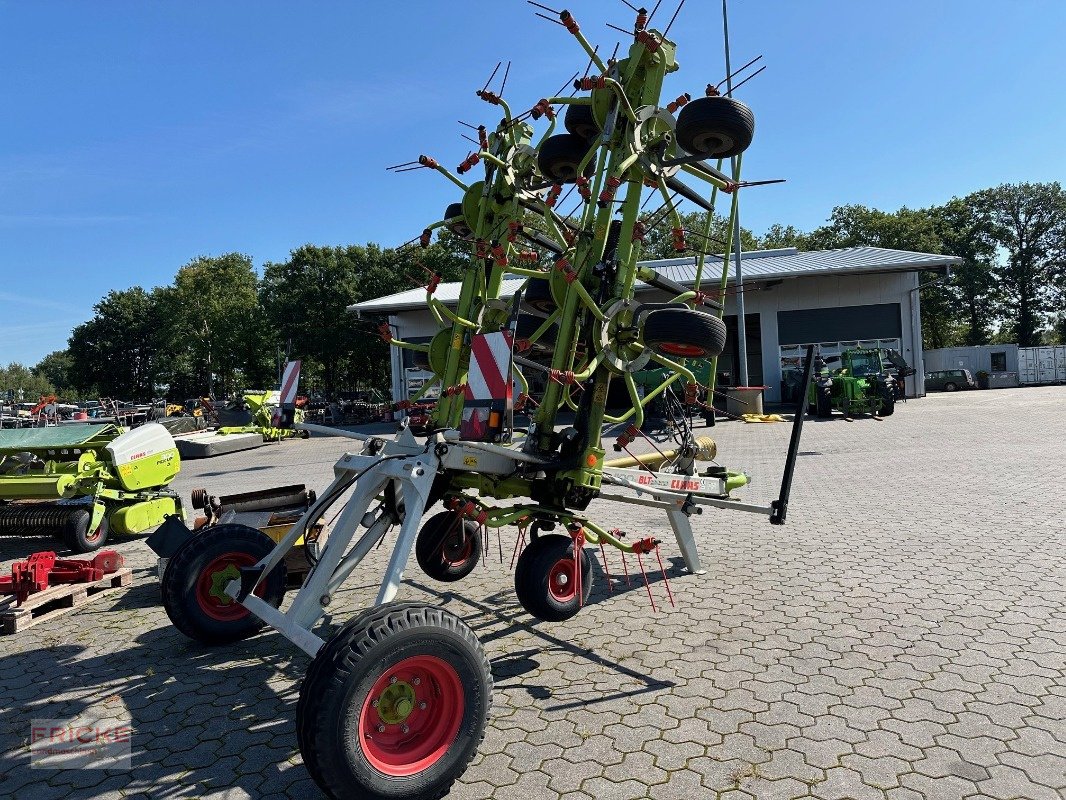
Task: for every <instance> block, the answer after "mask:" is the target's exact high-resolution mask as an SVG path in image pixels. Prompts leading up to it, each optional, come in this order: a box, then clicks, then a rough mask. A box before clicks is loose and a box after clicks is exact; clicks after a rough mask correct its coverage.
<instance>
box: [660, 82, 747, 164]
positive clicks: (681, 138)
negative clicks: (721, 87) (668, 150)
mask: <svg viewBox="0 0 1066 800" xmlns="http://www.w3.org/2000/svg"><path fill="white" fill-rule="evenodd" d="M675 133H676V135H677V143H678V144H679V145H680V146H681V147H682V148H684V149H685V150H687V151H688V152H690V153H692V154H693V155H698V156H703V157H704V158H730V157H731V156H738V155H740V154H741V153H743V152H744V151H745V150H747V149H748V145H750V144H751V140H752V137H753V136H754V135H755V116H754V115H753V114H752V113H751V109H750V108H748V107H747V106H746V105H744V104H743V103H741V102H740V101H739V100H733V99H732V98H730V97H701V98H699V99H697V100H693V101H692V102H691V103H689V104H688V105H686V106H685V107H684V108H682V109H681V111H680V112H679V113H678V115H677V128H676V131H675Z"/></svg>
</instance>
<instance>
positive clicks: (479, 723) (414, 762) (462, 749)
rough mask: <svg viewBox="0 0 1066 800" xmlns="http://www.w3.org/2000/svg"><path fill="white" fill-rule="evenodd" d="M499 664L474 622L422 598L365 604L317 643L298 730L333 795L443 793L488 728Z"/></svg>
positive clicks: (374, 797)
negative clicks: (494, 667)
mask: <svg viewBox="0 0 1066 800" xmlns="http://www.w3.org/2000/svg"><path fill="white" fill-rule="evenodd" d="M491 704H492V672H491V670H490V668H489V662H488V659H487V658H486V657H485V651H484V650H483V649H482V647H481V643H480V642H479V641H478V639H477V637H476V636H475V635H474V633H473V631H471V630H470V628H469V627H467V625H466V623H464V622H463V621H462V620H461V619H459V618H458V617H456V616H455V615H453V614H450V613H449V612H447V611H445V610H443V609H441V608H436V607H433V606H425V605H419V604H416V603H390V604H388V605H384V606H380V607H378V608H374V609H370V610H368V611H364V612H363V613H362V614H360V615H359V616H357V617H356V618H355V619H353V620H351V621H350V622H349V623H347V624H346V625H345V626H344V627H342V628H341V629H340V630H339V631H337V633H336V634H335V635H334V636H333V638H332V639H330V640H329V641H328V642H326V644H325V646H324V647H323V648H322V649H321V650H319V652H318V655H317V656H315V659H314V661H312V662H311V666H310V668H309V669H308V671H307V677H306V678H305V679H304V682H303V685H302V686H301V687H300V700H299V702H298V703H297V705H296V737H297V741H298V742H299V745H300V753H301V754H302V755H303V760H304V764H305V765H306V766H307V771H308V772H309V773H310V774H311V777H312V778H314V780H315V782H316V783H317V784H318V785H319V786H320V787H321V788H322V789H323V791H324V792H325V793H326V794H327V795H328V796H329V797H331V798H334V800H400V798H403V800H436V798H440V797H443V796H444V795H446V794H447V793H448V790H449V789H450V787H451V785H452V784H453V783H454V782H455V780H456V778H458V777H459V776H460V775H462V774H463V772H465V771H466V768H467V765H468V764H469V763H470V760H471V759H472V758H473V757H474V754H475V753H476V752H477V749H478V747H479V746H480V745H481V741H482V739H484V736H485V727H486V724H487V721H488V712H489V706H490V705H491Z"/></svg>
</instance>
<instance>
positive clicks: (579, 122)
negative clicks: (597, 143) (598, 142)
mask: <svg viewBox="0 0 1066 800" xmlns="http://www.w3.org/2000/svg"><path fill="white" fill-rule="evenodd" d="M563 125H565V126H566V129H567V130H568V131H569V132H570V133H572V134H574V135H575V136H580V137H581V138H582V139H584V140H585V141H586V142H591V141H592V140H593V139H595V138H597V137H598V136H599V135H600V126H599V125H597V124H596V119H595V117H593V116H592V105H591V104H585V105H577V104H574V103H571V104H570V105H568V106H567V107H566V115H565V116H564V117H563Z"/></svg>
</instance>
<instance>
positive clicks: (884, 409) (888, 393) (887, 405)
mask: <svg viewBox="0 0 1066 800" xmlns="http://www.w3.org/2000/svg"><path fill="white" fill-rule="evenodd" d="M895 411H896V393H895V392H894V391H893V390H892V389H891V388H890V387H888V386H886V387H885V388H884V389H883V390H882V392H881V410H880V411H878V412H877V415H878V416H879V417H891V416H892V415H893V414H894V413H895Z"/></svg>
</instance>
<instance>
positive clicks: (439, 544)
mask: <svg viewBox="0 0 1066 800" xmlns="http://www.w3.org/2000/svg"><path fill="white" fill-rule="evenodd" d="M415 558H416V559H417V560H418V566H420V567H422V571H423V572H425V573H426V574H427V575H428V576H429V577H431V578H433V579H434V580H437V581H443V582H444V583H451V582H453V581H457V580H460V579H462V578H465V577H466V576H467V575H469V574H470V573H471V572H472V571H473V569H474V567H476V566H477V562H478V559H480V558H481V535H480V531H479V530H478V526H477V524H476V523H475V522H473V521H472V520H464V519H462V518H461V517H460V516H458V515H457V514H455V512H453V511H442V512H440V513H439V514H434V515H433V516H432V517H430V518H429V519H428V520H427V521H426V522H425V524H423V525H422V529H421V530H419V532H418V538H417V539H416V540H415Z"/></svg>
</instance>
